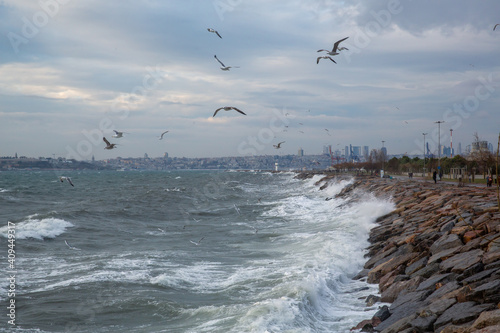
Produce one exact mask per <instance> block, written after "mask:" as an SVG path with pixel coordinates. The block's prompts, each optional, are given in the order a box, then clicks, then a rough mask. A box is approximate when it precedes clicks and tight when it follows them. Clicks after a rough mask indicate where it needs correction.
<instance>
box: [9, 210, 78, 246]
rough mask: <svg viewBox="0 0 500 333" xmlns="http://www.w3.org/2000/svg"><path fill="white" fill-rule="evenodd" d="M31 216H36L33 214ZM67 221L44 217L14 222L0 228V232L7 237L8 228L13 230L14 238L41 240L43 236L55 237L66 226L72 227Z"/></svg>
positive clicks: (63, 230) (62, 231) (64, 229)
mask: <svg viewBox="0 0 500 333" xmlns="http://www.w3.org/2000/svg"><path fill="white" fill-rule="evenodd" d="M33 216H36V214H35V215H33ZM72 226H73V224H71V223H70V222H68V221H65V220H62V219H56V218H53V217H50V218H45V219H41V220H38V219H33V218H31V217H28V219H27V220H25V221H22V222H18V223H15V226H5V227H2V228H0V234H1V235H2V236H4V237H5V238H7V237H8V230H9V229H13V230H15V235H16V239H27V238H35V239H40V240H43V239H44V238H55V237H57V236H59V235H60V234H62V233H64V232H65V231H66V228H69V227H72Z"/></svg>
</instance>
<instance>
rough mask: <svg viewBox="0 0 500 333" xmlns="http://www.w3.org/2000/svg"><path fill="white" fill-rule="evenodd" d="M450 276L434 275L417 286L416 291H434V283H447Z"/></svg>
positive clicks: (448, 274) (447, 274) (449, 274)
mask: <svg viewBox="0 0 500 333" xmlns="http://www.w3.org/2000/svg"><path fill="white" fill-rule="evenodd" d="M451 276H452V274H451V273H446V274H438V275H434V276H432V277H430V278H428V279H427V280H425V281H424V282H422V283H421V284H420V285H419V286H418V288H417V291H422V290H427V289H430V290H432V291H434V290H436V283H438V282H441V283H445V282H448V281H450V280H451V279H450V277H451Z"/></svg>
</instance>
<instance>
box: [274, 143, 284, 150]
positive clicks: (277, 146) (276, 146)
mask: <svg viewBox="0 0 500 333" xmlns="http://www.w3.org/2000/svg"><path fill="white" fill-rule="evenodd" d="M282 143H285V141H282V142H280V143H278V144H277V145H273V147H274V148H276V149H280V148H281V144H282Z"/></svg>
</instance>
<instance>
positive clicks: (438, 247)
mask: <svg viewBox="0 0 500 333" xmlns="http://www.w3.org/2000/svg"><path fill="white" fill-rule="evenodd" d="M462 245H464V243H462V241H461V240H460V237H458V235H455V234H447V235H446V234H445V235H443V236H441V238H439V239H438V240H437V241H435V242H434V244H432V245H431V248H430V250H431V253H432V254H435V253H438V252H440V251H443V250H447V249H451V248H454V247H457V246H462Z"/></svg>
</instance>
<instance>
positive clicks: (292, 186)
mask: <svg viewBox="0 0 500 333" xmlns="http://www.w3.org/2000/svg"><path fill="white" fill-rule="evenodd" d="M61 175H64V176H69V177H71V179H72V181H73V183H74V185H75V186H74V187H72V186H70V185H69V184H68V183H67V182H63V183H61V182H60V181H59V179H58V177H59V176H61ZM320 178H321V177H320V176H315V177H314V178H313V179H309V180H298V179H295V178H294V174H292V173H268V172H218V171H178V172H115V171H106V172H97V171H85V172H78V171H65V172H60V171H43V172H30V171H23V172H3V173H0V209H1V216H2V225H1V226H0V235H1V237H0V260H1V261H2V266H3V267H4V268H5V269H4V271H5V272H6V273H5V278H4V279H3V282H2V283H1V284H0V304H1V307H0V308H1V309H4V310H0V313H1V316H0V318H1V319H0V331H1V332H7V331H9V332H11V331H19V332H238V333H240V332H300V333H303V332H349V329H350V328H351V327H353V326H355V325H356V324H357V323H358V322H359V321H361V320H363V319H367V318H370V317H371V316H372V315H373V314H374V313H375V312H376V311H377V307H376V306H374V307H371V308H367V307H366V304H365V302H364V299H363V298H364V297H366V296H368V295H369V294H377V292H378V288H377V286H376V285H369V284H366V283H365V282H362V281H353V280H352V279H351V278H352V277H353V276H354V275H356V274H357V273H358V272H359V271H360V270H361V269H362V266H363V264H364V262H365V261H366V258H364V257H363V255H364V254H365V253H366V250H365V248H366V247H367V246H368V245H369V244H368V242H367V238H368V233H369V230H370V228H372V227H373V226H374V225H375V224H374V223H375V219H376V218H377V217H378V216H381V215H383V214H385V213H387V212H389V211H391V210H392V209H393V208H394V205H393V204H392V203H391V202H390V201H384V200H380V199H375V198H373V197H371V196H369V195H367V196H366V197H365V199H364V200H362V201H358V202H356V203H352V204H346V202H345V201H343V200H341V199H333V200H325V199H326V198H331V197H332V196H334V195H335V194H336V193H338V192H339V191H340V190H341V189H342V188H343V187H344V186H346V184H348V183H349V181H339V182H336V183H332V184H330V186H328V187H327V188H326V189H325V190H323V191H320V190H319V186H317V185H314V183H315V182H316V181H317V180H319V179H320ZM8 222H11V226H10V227H9V226H8ZM9 229H14V230H15V259H14V260H13V261H11V262H10V263H11V264H12V263H13V264H14V267H9V266H8V265H9V260H8V259H9V256H8V249H9V244H12V241H10V242H9V238H8V235H9ZM10 233H12V232H10ZM11 239H12V238H11ZM11 258H12V256H11ZM10 268H13V269H15V274H14V275H15V296H14V297H9V294H11V293H9V290H12V289H11V287H12V285H11V284H9V276H10V275H12V274H10V275H9V272H10V270H11V269H10ZM12 299H14V300H15V305H16V309H15V324H16V325H15V327H13V326H12V325H11V324H9V323H8V320H9V317H8V314H9V309H7V306H8V305H9V304H10V303H9V302H11V300H12ZM14 328H15V329H14Z"/></svg>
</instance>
